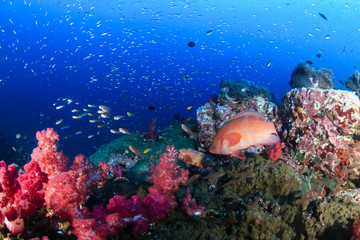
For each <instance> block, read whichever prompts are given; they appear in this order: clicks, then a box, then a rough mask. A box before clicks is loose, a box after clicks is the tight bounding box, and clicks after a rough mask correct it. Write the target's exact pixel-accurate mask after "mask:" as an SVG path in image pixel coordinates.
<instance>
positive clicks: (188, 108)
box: [186, 105, 194, 110]
mask: <svg viewBox="0 0 360 240" xmlns="http://www.w3.org/2000/svg"><path fill="white" fill-rule="evenodd" d="M193 106H194V105H190V106H188V107H186V109H187V110H190V109H192V108H193Z"/></svg>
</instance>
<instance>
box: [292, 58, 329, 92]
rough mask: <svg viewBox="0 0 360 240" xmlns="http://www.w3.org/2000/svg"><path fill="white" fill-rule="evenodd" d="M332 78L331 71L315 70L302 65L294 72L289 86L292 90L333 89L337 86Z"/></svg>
mask: <svg viewBox="0 0 360 240" xmlns="http://www.w3.org/2000/svg"><path fill="white" fill-rule="evenodd" d="M332 78H333V76H332V71H331V70H327V69H325V68H313V67H311V66H309V65H307V64H302V63H300V64H299V65H297V67H296V68H295V70H294V71H293V72H292V74H291V80H290V82H289V84H290V87H292V88H302V87H305V88H321V89H331V88H333V87H334V85H335V83H334V82H333V81H332Z"/></svg>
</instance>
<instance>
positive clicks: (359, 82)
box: [345, 70, 360, 93]
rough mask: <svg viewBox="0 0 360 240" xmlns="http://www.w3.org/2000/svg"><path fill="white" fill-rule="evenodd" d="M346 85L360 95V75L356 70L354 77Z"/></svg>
mask: <svg viewBox="0 0 360 240" xmlns="http://www.w3.org/2000/svg"><path fill="white" fill-rule="evenodd" d="M345 85H346V87H347V88H350V89H351V90H354V91H355V92H357V93H359V90H360V73H359V72H358V71H357V70H355V72H354V73H353V75H352V76H351V77H349V78H348V80H346V82H345Z"/></svg>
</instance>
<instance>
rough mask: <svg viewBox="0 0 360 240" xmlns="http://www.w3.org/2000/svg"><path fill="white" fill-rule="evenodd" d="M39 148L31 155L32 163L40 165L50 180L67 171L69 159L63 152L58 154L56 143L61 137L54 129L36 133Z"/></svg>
mask: <svg viewBox="0 0 360 240" xmlns="http://www.w3.org/2000/svg"><path fill="white" fill-rule="evenodd" d="M36 139H37V140H38V145H39V146H38V147H37V148H34V150H33V152H32V154H31V161H36V162H38V163H39V165H40V168H41V170H42V171H43V172H44V173H46V174H47V175H48V177H49V178H52V177H53V176H55V175H57V174H59V173H61V172H63V171H65V169H66V168H67V166H68V164H69V158H68V157H67V156H65V155H64V154H63V153H62V152H57V146H56V141H59V135H58V134H57V133H56V132H55V131H54V129H52V128H48V129H46V131H45V130H42V131H41V132H37V133H36Z"/></svg>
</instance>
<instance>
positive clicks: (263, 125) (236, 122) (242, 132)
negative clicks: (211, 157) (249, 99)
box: [209, 111, 280, 160]
mask: <svg viewBox="0 0 360 240" xmlns="http://www.w3.org/2000/svg"><path fill="white" fill-rule="evenodd" d="M279 141H280V138H279V136H278V134H277V132H276V129H275V126H274V123H272V122H267V121H266V119H265V117H264V116H262V115H261V114H260V113H258V112H252V111H248V112H243V113H240V114H237V115H235V116H233V117H231V118H229V119H228V120H227V121H226V123H225V124H224V125H223V126H221V127H220V128H219V130H218V131H217V132H216V134H215V137H214V139H213V141H212V144H211V146H210V149H209V151H210V152H211V153H214V154H223V155H231V156H236V157H238V158H240V159H242V160H246V157H245V155H244V153H243V152H242V151H243V150H246V149H248V148H249V147H251V146H253V145H272V144H275V143H277V142H279Z"/></svg>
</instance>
